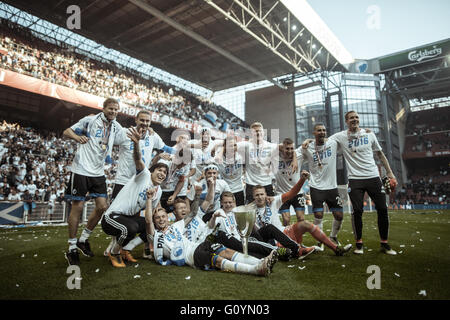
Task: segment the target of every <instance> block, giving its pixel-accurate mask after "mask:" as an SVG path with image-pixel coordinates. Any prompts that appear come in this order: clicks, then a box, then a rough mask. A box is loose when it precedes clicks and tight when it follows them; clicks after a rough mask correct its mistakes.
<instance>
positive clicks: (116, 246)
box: [111, 241, 120, 254]
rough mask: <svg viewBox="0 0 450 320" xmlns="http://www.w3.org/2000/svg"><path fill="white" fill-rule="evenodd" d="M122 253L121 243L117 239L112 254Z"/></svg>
mask: <svg viewBox="0 0 450 320" xmlns="http://www.w3.org/2000/svg"><path fill="white" fill-rule="evenodd" d="M119 253H120V245H119V244H118V243H117V242H116V241H115V242H114V246H113V247H112V249H111V254H119Z"/></svg>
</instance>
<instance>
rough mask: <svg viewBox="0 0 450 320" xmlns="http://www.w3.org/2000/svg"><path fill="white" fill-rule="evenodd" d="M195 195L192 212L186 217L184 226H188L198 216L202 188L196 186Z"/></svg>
mask: <svg viewBox="0 0 450 320" xmlns="http://www.w3.org/2000/svg"><path fill="white" fill-rule="evenodd" d="M194 189H195V195H194V200H193V201H192V204H191V208H190V212H189V214H188V215H186V217H184V225H185V226H187V225H188V224H189V223H190V222H191V221H192V219H194V217H195V216H196V215H197V212H198V208H199V207H200V195H201V194H202V187H201V186H199V185H194Z"/></svg>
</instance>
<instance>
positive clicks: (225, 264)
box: [220, 259, 258, 274]
mask: <svg viewBox="0 0 450 320" xmlns="http://www.w3.org/2000/svg"><path fill="white" fill-rule="evenodd" d="M220 269H221V270H223V271H228V272H236V273H246V274H257V273H258V271H257V270H258V269H257V265H249V264H246V263H241V262H233V261H230V260H227V259H223V260H222V263H221V265H220Z"/></svg>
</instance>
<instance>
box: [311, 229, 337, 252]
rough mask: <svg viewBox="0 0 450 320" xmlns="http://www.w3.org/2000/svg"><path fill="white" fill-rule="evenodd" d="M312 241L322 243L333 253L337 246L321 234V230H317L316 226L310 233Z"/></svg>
mask: <svg viewBox="0 0 450 320" xmlns="http://www.w3.org/2000/svg"><path fill="white" fill-rule="evenodd" d="M310 233H311V235H312V236H313V238H314V239H316V240H317V241H319V242H322V243H323V244H324V245H326V246H327V247H328V248H330V249H331V250H333V251H335V250H336V247H337V245H336V244H335V243H333V242H332V241H331V240H330V238H328V237H327V236H326V234H325V233H323V232H322V230H320V229H319V227H317V226H313V230H312V231H311V232H310Z"/></svg>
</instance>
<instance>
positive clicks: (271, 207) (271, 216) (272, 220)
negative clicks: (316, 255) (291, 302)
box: [253, 171, 352, 257]
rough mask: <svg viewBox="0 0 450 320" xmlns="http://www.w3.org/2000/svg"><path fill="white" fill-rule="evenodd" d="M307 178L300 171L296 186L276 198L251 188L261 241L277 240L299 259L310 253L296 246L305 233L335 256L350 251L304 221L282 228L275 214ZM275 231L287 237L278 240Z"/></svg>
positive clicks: (305, 172)
mask: <svg viewBox="0 0 450 320" xmlns="http://www.w3.org/2000/svg"><path fill="white" fill-rule="evenodd" d="M308 177H309V173H308V172H307V171H302V173H301V178H300V180H299V181H298V182H297V184H296V185H295V186H294V187H292V188H291V190H289V191H288V192H286V193H283V194H280V195H278V196H276V197H267V193H266V190H265V188H264V187H262V186H255V187H254V188H253V198H254V199H255V201H254V203H255V205H256V222H255V226H256V229H257V232H258V233H259V234H260V235H261V236H262V240H263V241H270V240H271V239H275V240H277V245H279V246H284V247H288V248H289V249H291V250H292V252H293V253H294V254H295V253H297V252H298V256H300V257H301V256H305V255H307V254H309V253H311V250H310V248H301V246H299V245H297V244H301V243H302V241H303V234H304V233H305V232H309V233H310V234H311V235H312V236H313V237H314V239H316V240H318V241H320V242H322V243H324V244H325V245H326V246H327V247H329V248H330V249H331V250H333V251H334V252H335V253H336V255H338V256H341V255H343V254H344V253H345V252H347V251H349V250H350V249H351V247H352V245H351V244H348V245H346V246H345V247H343V248H342V247H341V246H338V245H336V244H335V243H333V242H332V241H331V240H330V238H328V237H327V236H326V235H325V233H323V232H322V230H320V229H319V228H318V227H317V226H315V225H313V224H312V223H310V222H308V221H305V220H303V221H299V222H297V223H295V224H292V225H289V226H287V227H284V226H283V225H282V224H281V221H280V219H279V217H278V214H277V213H278V210H279V209H280V207H281V206H282V204H283V203H284V202H286V201H289V200H290V199H291V198H293V197H294V196H295V195H296V194H297V193H298V192H299V191H300V188H301V187H302V185H303V183H304V182H305V180H306V179H307V178H308ZM268 200H269V201H268ZM269 203H270V204H269ZM277 231H278V233H279V231H281V232H282V233H283V234H284V235H287V237H280V238H279V239H277V238H275V237H274V236H275V235H276V234H277ZM286 238H288V239H289V240H291V239H292V240H294V241H295V242H296V245H297V247H294V248H291V247H292V242H294V241H292V240H291V241H287V240H286ZM299 247H300V248H299ZM296 248H298V249H296ZM304 250H306V251H304ZM294 257H295V255H294Z"/></svg>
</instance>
